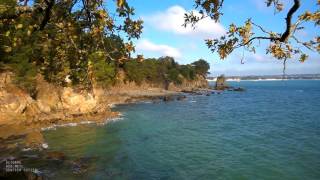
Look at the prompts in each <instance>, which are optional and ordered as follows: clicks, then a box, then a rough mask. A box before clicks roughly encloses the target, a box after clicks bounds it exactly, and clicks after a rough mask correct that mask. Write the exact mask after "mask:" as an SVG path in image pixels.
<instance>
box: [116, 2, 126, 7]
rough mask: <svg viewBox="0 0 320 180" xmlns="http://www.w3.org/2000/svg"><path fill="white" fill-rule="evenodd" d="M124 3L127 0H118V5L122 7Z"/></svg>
mask: <svg viewBox="0 0 320 180" xmlns="http://www.w3.org/2000/svg"><path fill="white" fill-rule="evenodd" d="M124 3H125V0H117V6H118V7H119V8H122V7H123V5H124Z"/></svg>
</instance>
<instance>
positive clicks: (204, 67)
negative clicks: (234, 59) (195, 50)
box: [192, 59, 210, 76]
mask: <svg viewBox="0 0 320 180" xmlns="http://www.w3.org/2000/svg"><path fill="white" fill-rule="evenodd" d="M192 65H194V68H195V71H196V73H197V74H200V75H202V76H206V75H207V74H208V70H209V69H210V65H209V63H208V62H207V61H205V60H203V59H199V60H198V61H195V62H193V63H192Z"/></svg>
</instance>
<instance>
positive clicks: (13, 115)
mask: <svg viewBox="0 0 320 180" xmlns="http://www.w3.org/2000/svg"><path fill="white" fill-rule="evenodd" d="M13 76H14V74H13V73H11V72H5V73H0V142H1V146H0V149H6V148H20V149H22V148H33V149H43V148H45V147H46V145H45V142H44V138H43V136H42V134H41V131H42V129H46V128H49V127H54V126H63V125H67V124H71V125H72V124H80V123H95V124H103V123H107V122H108V121H111V120H112V119H114V118H117V117H119V115H120V114H119V112H114V111H112V109H111V107H112V106H113V105H116V104H127V103H135V102H140V101H145V100H151V101H153V102H158V101H171V100H183V99H185V98H186V96H185V95H183V91H184V90H189V91H193V90H196V89H201V88H207V87H208V82H207V81H206V80H205V79H204V78H202V77H198V79H197V80H195V81H192V82H190V81H186V82H184V83H183V84H181V85H179V86H176V85H174V84H169V86H168V88H167V89H164V87H163V86H162V85H152V84H148V83H142V84H140V85H136V84H135V83H132V82H131V83H130V82H129V83H128V82H126V83H124V82H121V83H118V84H117V85H115V86H113V87H111V88H108V89H105V88H100V87H97V86H94V88H93V89H92V90H91V91H88V90H81V89H77V88H76V87H59V86H55V85H53V84H50V83H48V82H46V81H45V80H44V79H43V78H42V77H41V76H38V77H37V87H36V95H35V97H32V96H31V95H30V94H28V93H27V92H26V91H23V90H22V89H21V88H19V87H18V86H17V85H16V84H14V82H13V78H14V77H13ZM16 139H20V140H21V139H22V141H19V143H17V142H15V141H16ZM10 142H14V143H10Z"/></svg>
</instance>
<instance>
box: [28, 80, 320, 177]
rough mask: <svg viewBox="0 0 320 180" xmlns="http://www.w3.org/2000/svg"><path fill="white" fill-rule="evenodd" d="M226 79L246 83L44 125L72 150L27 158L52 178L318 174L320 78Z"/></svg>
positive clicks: (57, 147) (53, 144)
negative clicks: (101, 121) (91, 119)
mask: <svg viewBox="0 0 320 180" xmlns="http://www.w3.org/2000/svg"><path fill="white" fill-rule="evenodd" d="M210 83H211V82H210ZM228 83H229V84H230V85H232V86H235V87H243V88H245V89H246V90H245V91H244V92H234V91H225V92H223V93H221V94H210V96H206V95H187V98H186V99H185V100H183V101H169V102H156V103H155V102H148V101H146V102H140V103H136V104H127V105H118V106H116V107H114V108H113V110H114V111H120V112H121V114H122V116H121V118H118V119H117V120H114V121H112V122H110V123H107V124H105V125H100V126H97V125H94V124H87V125H77V126H71V127H58V128H55V129H51V130H46V131H44V136H45V140H46V142H47V145H48V148H49V149H48V150H50V151H57V152H62V153H63V154H65V157H66V158H65V159H64V160H63V161H53V160H46V161H37V160H35V161H29V162H28V163H27V166H28V167H30V168H37V170H38V171H39V172H41V173H43V174H44V175H45V176H46V177H48V178H49V179H119V180H122V179H124V180H125V179H128V180H153V179H154V180H180V179H181V180H184V179H186V180H189V179H190V180H201V179H205V180H206V179H208V180H215V179H217V180H238V179H239V180H247V179H248V180H259V179H270V180H271V179H280V180H301V179H305V180H313V179H314V180H317V179H320V81H319V80H287V81H240V82H228ZM211 85H213V84H212V83H211Z"/></svg>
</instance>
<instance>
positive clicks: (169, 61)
mask: <svg viewBox="0 0 320 180" xmlns="http://www.w3.org/2000/svg"><path fill="white" fill-rule="evenodd" d="M199 62H201V63H199ZM203 63H205V64H206V65H208V66H206V67H204V66H203ZM209 68H210V67H209V64H208V63H207V62H206V61H204V60H199V61H196V62H194V63H192V64H188V65H179V64H178V63H177V62H175V60H174V59H173V58H172V57H160V58H158V59H145V60H144V61H139V60H138V59H132V60H130V61H127V62H126V63H125V64H124V70H125V72H126V74H127V80H128V81H134V82H136V83H138V84H140V83H142V81H147V82H150V83H166V82H173V83H175V84H181V83H182V80H183V79H186V80H193V79H195V77H196V75H197V74H198V75H204V74H206V73H207V71H208V70H209ZM199 69H201V70H202V71H201V73H198V72H197V71H199ZM204 72H205V73H204Z"/></svg>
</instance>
